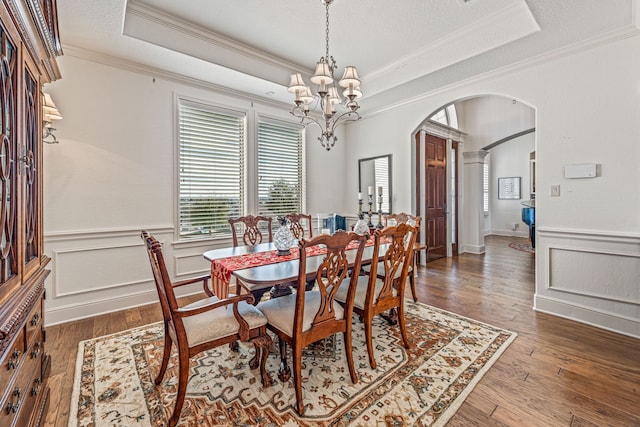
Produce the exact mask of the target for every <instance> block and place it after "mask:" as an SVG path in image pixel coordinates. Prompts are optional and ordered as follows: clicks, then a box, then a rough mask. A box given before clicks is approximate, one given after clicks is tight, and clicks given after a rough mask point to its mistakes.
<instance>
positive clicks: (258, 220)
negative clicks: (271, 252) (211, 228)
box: [229, 215, 273, 247]
mask: <svg viewBox="0 0 640 427" xmlns="http://www.w3.org/2000/svg"><path fill="white" fill-rule="evenodd" d="M229 225H231V235H232V236H233V246H234V247H237V246H242V245H257V244H260V243H267V242H272V241H273V233H272V232H271V218H268V217H266V216H254V215H247V216H241V217H239V218H236V219H232V218H229ZM261 228H262V230H261ZM263 230H266V238H265V236H263V235H262V233H263V232H265V231H263ZM239 233H242V242H241V243H240V242H239V241H238V234H239Z"/></svg>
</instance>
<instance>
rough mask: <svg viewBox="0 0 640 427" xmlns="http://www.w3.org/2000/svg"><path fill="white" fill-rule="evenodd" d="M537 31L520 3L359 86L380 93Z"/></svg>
mask: <svg viewBox="0 0 640 427" xmlns="http://www.w3.org/2000/svg"><path fill="white" fill-rule="evenodd" d="M539 31H540V26H539V25H538V22H537V21H536V20H535V18H534V16H533V14H532V13H531V10H530V9H529V7H528V6H527V4H526V3H525V2H524V1H522V0H521V1H519V2H515V3H512V4H510V5H508V6H507V7H504V8H502V9H501V10H499V11H497V12H495V13H493V14H490V15H488V16H486V17H484V18H482V19H479V20H478V21H476V22H474V23H472V24H470V25H467V26H465V27H463V28H461V29H459V30H457V31H454V32H453V33H451V34H449V35H447V36H445V37H442V38H440V39H438V40H436V41H434V42H433V43H430V44H428V45H426V46H424V47H422V48H420V49H418V50H416V51H414V52H412V53H410V54H409V55H406V56H403V57H401V58H399V59H397V60H396V61H394V62H392V63H390V64H389V65H387V66H385V67H383V68H380V69H379V70H376V71H374V72H372V73H369V74H367V75H365V76H363V77H362V83H363V85H366V86H367V91H368V92H369V93H371V94H375V93H379V92H382V91H384V90H387V89H390V88H392V87H394V86H397V85H399V84H403V83H406V82H408V81H410V80H414V79H417V78H420V77H422V76H424V75H426V74H429V73H432V72H435V71H438V70H441V69H443V68H445V67H448V66H450V65H452V64H455V63H458V62H461V61H464V60H466V59H469V58H471V57H473V56H475V55H478V54H481V53H483V52H486V51H489V50H491V49H495V48H498V47H500V46H503V45H506V44H508V43H511V42H513V41H515V40H519V39H521V38H523V37H526V36H529V35H531V34H534V33H536V32H539Z"/></svg>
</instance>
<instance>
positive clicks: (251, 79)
mask: <svg viewBox="0 0 640 427" xmlns="http://www.w3.org/2000/svg"><path fill="white" fill-rule="evenodd" d="M634 7H635V3H634V0H526V1H525V0H471V1H469V2H466V3H465V2H464V1H462V0H395V1H389V0H386V1H382V0H335V1H334V3H333V4H332V5H331V6H330V54H331V55H332V56H334V58H335V59H336V61H337V63H338V68H339V72H341V70H342V68H343V67H344V66H346V65H355V66H357V67H358V70H359V72H360V76H361V78H362V90H363V92H364V94H365V98H363V100H362V102H361V105H362V106H363V111H364V110H366V105H367V101H365V99H366V98H369V99H372V101H371V105H375V104H378V106H380V105H382V104H384V103H389V102H393V96H391V95H390V94H389V91H388V89H391V88H393V87H400V88H401V89H402V88H405V89H406V90H405V91H406V92H407V93H411V91H412V90H415V89H417V88H420V90H422V91H426V90H435V89H437V88H438V86H443V85H447V84H451V83H453V82H455V81H459V80H463V79H466V78H469V77H472V76H474V75H477V74H480V73H485V72H489V71H492V70H495V69H498V68H501V67H504V66H508V65H511V64H514V63H518V62H520V61H524V60H527V59H529V58H531V57H536V56H540V55H543V54H545V53H549V52H553V51H556V50H559V49H562V48H565V47H567V46H571V45H575V44H578V43H580V42H583V41H587V40H593V39H597V38H602V37H607V36H608V35H609V36H611V35H613V36H616V35H617V36H621V35H623V34H629V33H631V32H634V31H636V30H637V28H636V27H634V26H633V24H634V22H633V19H634V14H633V9H634ZM58 13H59V18H60V33H61V38H62V43H63V48H64V49H65V51H66V52H67V53H69V54H72V55H73V54H78V55H84V56H87V55H94V56H95V55H103V56H104V55H106V56H111V57H116V58H122V59H123V60H126V61H133V62H137V63H140V64H143V65H145V66H149V67H155V68H158V69H163V70H166V71H167V72H170V73H176V74H179V75H183V76H186V77H189V78H194V79H198V80H201V81H204V82H209V83H212V84H218V85H222V86H226V87H230V88H232V89H237V90H240V91H243V92H247V93H250V94H253V95H256V96H261V97H267V96H268V97H271V98H272V99H274V100H280V101H288V100H289V95H288V94H287V92H286V85H287V83H288V75H289V74H290V73H291V72H296V71H299V72H302V73H306V74H309V73H311V72H312V71H313V66H314V64H315V62H316V61H317V60H318V59H319V57H320V56H323V55H324V53H325V7H324V5H323V4H322V3H321V1H320V0H269V1H265V0H180V1H175V0H128V1H125V0H58ZM394 92H396V93H397V94H398V95H397V96H405V95H404V94H403V91H402V90H400V91H394ZM267 93H270V94H269V95H266V94H267ZM376 100H377V102H376ZM370 108H371V107H370Z"/></svg>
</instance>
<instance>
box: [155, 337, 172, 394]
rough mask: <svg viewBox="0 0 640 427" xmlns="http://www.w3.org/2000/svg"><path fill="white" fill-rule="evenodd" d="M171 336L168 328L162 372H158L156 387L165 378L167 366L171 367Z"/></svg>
mask: <svg viewBox="0 0 640 427" xmlns="http://www.w3.org/2000/svg"><path fill="white" fill-rule="evenodd" d="M172 344H173V343H172V341H171V336H170V335H169V331H168V330H167V327H166V326H165V328H164V350H163V352H162V364H161V365H160V372H158V376H157V377H156V381H155V383H156V385H160V383H161V382H162V379H163V378H164V374H165V373H166V372H167V366H168V365H169V356H171V345H172Z"/></svg>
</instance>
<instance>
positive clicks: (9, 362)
mask: <svg viewBox="0 0 640 427" xmlns="http://www.w3.org/2000/svg"><path fill="white" fill-rule="evenodd" d="M24 348H25V347H24V329H21V330H20V332H19V333H18V334H17V335H16V337H15V339H14V340H13V343H11V345H10V346H9V347H7V350H6V351H5V353H4V354H3V355H2V361H1V362H0V384H3V388H4V387H6V386H8V385H9V384H10V383H11V380H12V379H13V377H14V375H15V374H16V372H18V366H20V361H21V360H22V358H23V357H24ZM5 391H6V390H0V399H1V398H2V395H3V394H4V392H5ZM0 425H4V424H1V423H0Z"/></svg>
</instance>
